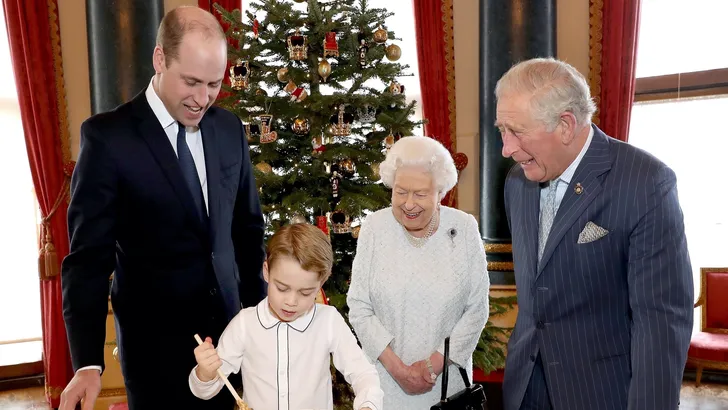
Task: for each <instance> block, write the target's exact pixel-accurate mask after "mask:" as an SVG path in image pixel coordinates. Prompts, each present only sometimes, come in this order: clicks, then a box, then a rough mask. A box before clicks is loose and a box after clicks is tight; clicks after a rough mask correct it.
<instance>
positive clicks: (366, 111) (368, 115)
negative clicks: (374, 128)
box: [356, 104, 377, 123]
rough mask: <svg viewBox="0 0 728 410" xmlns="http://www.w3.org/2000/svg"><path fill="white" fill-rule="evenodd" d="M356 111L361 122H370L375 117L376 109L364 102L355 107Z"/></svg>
mask: <svg viewBox="0 0 728 410" xmlns="http://www.w3.org/2000/svg"><path fill="white" fill-rule="evenodd" d="M356 113H357V115H358V116H359V121H360V122H362V123H372V122H374V120H376V117H377V109H376V108H374V107H372V106H371V105H369V104H364V105H363V106H361V107H359V108H357V109H356Z"/></svg>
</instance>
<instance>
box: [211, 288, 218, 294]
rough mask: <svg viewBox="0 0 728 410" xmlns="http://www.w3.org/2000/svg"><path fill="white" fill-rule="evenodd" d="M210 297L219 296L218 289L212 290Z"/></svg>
mask: <svg viewBox="0 0 728 410" xmlns="http://www.w3.org/2000/svg"><path fill="white" fill-rule="evenodd" d="M210 295H211V296H215V295H217V289H215V288H212V289H210Z"/></svg>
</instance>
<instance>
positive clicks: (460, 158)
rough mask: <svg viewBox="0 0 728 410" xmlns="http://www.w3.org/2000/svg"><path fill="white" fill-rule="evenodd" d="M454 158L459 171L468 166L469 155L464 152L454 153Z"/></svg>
mask: <svg viewBox="0 0 728 410" xmlns="http://www.w3.org/2000/svg"><path fill="white" fill-rule="evenodd" d="M452 159H453V161H454V162H455V168H457V170H458V172H460V171H462V170H464V169H465V167H467V166H468V156H467V155H465V154H463V153H462V152H458V153H456V154H453V155H452Z"/></svg>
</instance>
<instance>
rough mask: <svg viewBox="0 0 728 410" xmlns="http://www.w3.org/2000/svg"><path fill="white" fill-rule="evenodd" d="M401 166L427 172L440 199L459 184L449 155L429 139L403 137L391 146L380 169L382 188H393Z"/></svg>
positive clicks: (438, 143)
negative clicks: (422, 169)
mask: <svg viewBox="0 0 728 410" xmlns="http://www.w3.org/2000/svg"><path fill="white" fill-rule="evenodd" d="M403 167H413V168H424V169H425V170H427V171H428V172H430V174H431V175H432V180H433V182H434V184H435V188H436V189H437V192H438V194H439V195H440V199H442V198H443V197H445V194H447V193H448V191H450V190H451V189H452V188H453V187H454V186H455V184H456V183H457V182H458V171H457V169H456V168H455V162H454V161H453V159H452V156H451V155H450V152H449V151H448V150H447V149H446V148H445V147H444V146H443V145H442V144H441V143H440V142H439V141H437V140H435V139H432V138H430V137H421V136H411V137H402V138H400V139H399V141H397V142H395V143H394V145H392V148H390V149H389V152H388V153H387V158H386V159H385V160H384V162H382V164H381V165H380V166H379V175H380V176H381V178H382V182H384V185H386V186H387V187H389V188H392V187H393V186H394V176H395V174H396V173H397V170H398V169H400V168H403Z"/></svg>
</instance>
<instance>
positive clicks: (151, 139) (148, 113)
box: [134, 93, 209, 235]
mask: <svg viewBox="0 0 728 410" xmlns="http://www.w3.org/2000/svg"><path fill="white" fill-rule="evenodd" d="M134 107H135V109H134V112H135V114H136V116H137V118H139V120H140V121H139V123H138V128H139V134H140V135H141V137H142V139H143V140H144V142H146V144H147V146H148V147H149V150H150V151H151V152H152V154H153V155H154V158H155V159H156V160H157V163H158V164H159V167H160V168H161V169H162V171H163V172H164V175H165V176H166V177H167V180H168V181H169V183H170V184H171V185H172V188H173V189H174V192H175V193H176V194H177V198H179V200H180V203H181V204H182V206H183V207H184V209H185V211H186V213H187V217H188V218H189V219H190V220H191V221H192V222H193V223H194V226H195V228H196V229H197V230H198V232H199V233H202V234H204V235H206V234H207V232H206V230H205V228H204V226H203V224H202V221H200V218H199V217H198V216H197V211H196V209H195V205H194V201H193V199H192V194H191V193H190V189H189V188H188V187H187V183H186V182H185V180H184V177H183V176H182V170H181V169H180V167H179V160H178V159H177V156H176V155H175V153H174V148H172V145H171V144H170V143H169V138H167V134H165V132H164V129H163V128H162V125H161V124H160V123H159V120H157V117H156V116H155V115H154V112H153V111H152V109H151V108H150V107H149V103H148V102H147V99H146V96H145V95H144V93H142V94H141V95H139V96H137V97H136V98H135V99H134ZM208 185H209V183H208Z"/></svg>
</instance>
